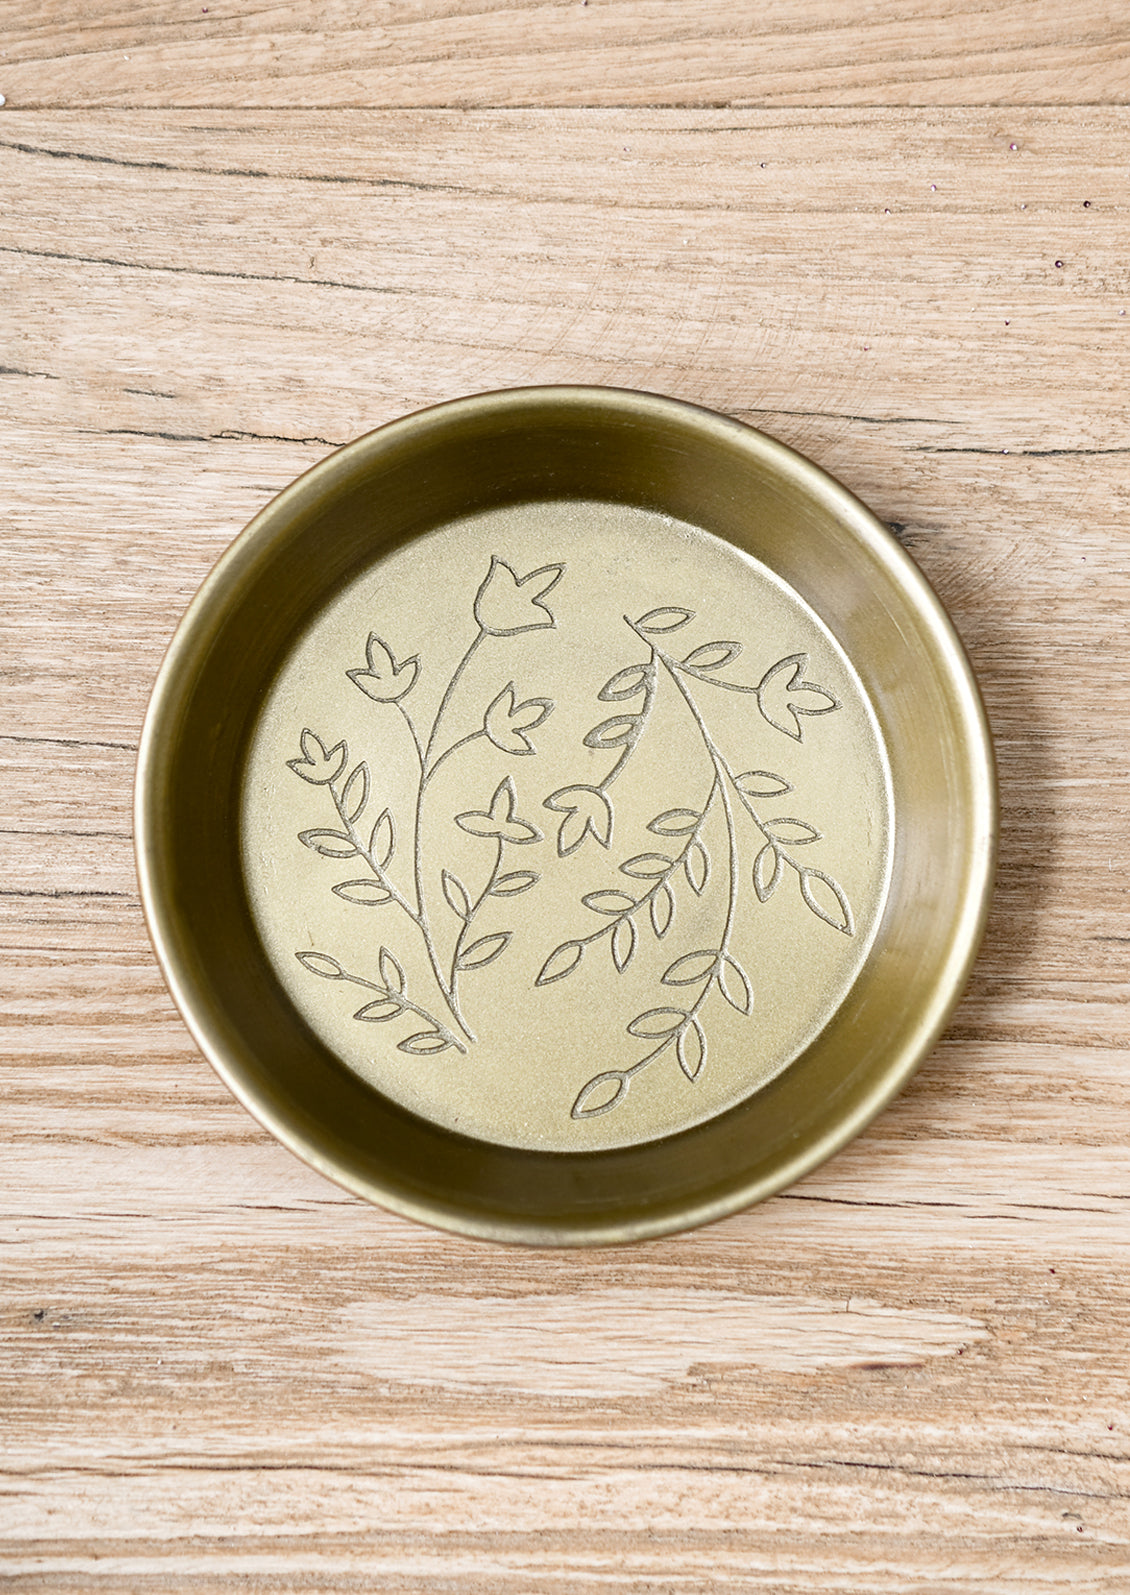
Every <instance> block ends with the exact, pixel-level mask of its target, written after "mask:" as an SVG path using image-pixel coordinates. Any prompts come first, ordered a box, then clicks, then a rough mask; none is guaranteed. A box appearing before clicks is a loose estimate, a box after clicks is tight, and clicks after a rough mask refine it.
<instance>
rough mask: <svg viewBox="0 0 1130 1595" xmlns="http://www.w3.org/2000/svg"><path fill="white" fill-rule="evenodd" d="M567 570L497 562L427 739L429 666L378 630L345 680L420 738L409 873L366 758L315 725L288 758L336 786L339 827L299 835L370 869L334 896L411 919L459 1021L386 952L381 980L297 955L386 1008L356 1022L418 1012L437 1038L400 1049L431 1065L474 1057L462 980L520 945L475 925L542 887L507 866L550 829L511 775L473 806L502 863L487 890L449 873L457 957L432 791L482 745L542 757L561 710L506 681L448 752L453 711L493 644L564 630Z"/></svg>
mask: <svg viewBox="0 0 1130 1595" xmlns="http://www.w3.org/2000/svg"><path fill="white" fill-rule="evenodd" d="M564 569H565V567H564V565H563V564H554V565H542V566H540V567H539V568H538V569H537V570H532V571H530V572H529V573H528V574H527V575H525V576H519V575H518V574H517V572H516V571H515V570H514V568H513V566H511V565H509V564H507V562H506V561H505V560H503V559H499V558H498V557H497V555H496V556H494V557H493V558H492V559H491V562H490V568H489V569H488V571H487V574H486V576H485V577H484V578H483V580H482V582H481V583H480V585H479V588H478V591H477V592H476V594H475V599H474V603H473V606H472V610H473V615H474V619H475V624H476V628H477V629H476V632H475V635H474V636H473V638H472V639H471V642H470V644H469V646H468V647H467V649H466V651H465V652H464V654H463V656H462V658H461V659H460V661H459V663H458V664H457V665H456V667H455V669H454V671H453V673H452V675H451V677H450V679H449V681H448V682H447V685H446V687H445V689H444V692H443V695H442V697H441V699H440V702H439V706H438V708H437V710H436V712H435V715H434V718H433V719H432V722H431V725H430V726H429V727H428V728H427V730H426V735H425V731H424V728H423V727H421V725H419V724H418V723H417V720H416V719H415V718H414V717H413V715H412V712H411V710H410V708H409V707H408V706H407V704H406V703H405V700H406V699H407V698H408V697H409V695H410V694H411V692H412V689H413V688H414V687H415V685H416V683H417V681H418V679H419V677H420V673H421V664H420V660H419V658H418V656H417V655H415V654H413V655H411V656H410V657H409V658H406V659H404V660H399V659H398V658H397V656H396V654H395V652H394V651H393V648H392V647H391V646H390V644H389V643H388V642H386V641H385V640H384V638H383V637H381V636H379V635H378V634H377V633H376V632H371V633H370V634H369V637H368V640H367V642H366V644H365V665H364V667H358V668H356V669H353V670H348V671H347V672H346V674H347V676H348V677H349V679H350V681H352V682H353V684H354V685H355V686H356V687H357V688H358V689H359V690H360V691H361V692H363V693H364V694H365V696H366V697H367V698H370V699H372V700H373V702H374V703H376V704H379V705H384V706H387V707H389V708H392V709H394V710H396V711H397V712H398V713H399V715H400V716H401V718H402V719H403V722H404V725H405V727H406V729H407V732H408V735H409V737H410V739H411V746H412V750H413V755H412V756H413V758H414V762H415V766H416V770H417V777H416V792H415V802H414V813H413V817H412V823H411V841H410V844H409V845H408V853H409V857H408V860H407V864H406V867H404V868H401V867H400V866H399V863H398V838H399V831H398V827H397V823H396V820H395V818H394V816H393V814H392V812H391V810H390V809H389V808H388V807H387V806H385V807H382V808H381V809H380V811H379V813H378V814H377V816H376V818H375V819H371V818H370V810H371V808H373V807H375V806H376V805H375V804H373V803H372V797H373V778H372V773H371V771H370V769H369V766H368V764H367V763H366V762H365V761H361V762H360V763H358V764H357V765H355V766H354V767H353V768H352V769H350V759H349V748H348V744H347V743H346V742H345V741H344V740H341V741H339V742H336V743H334V744H333V745H332V746H327V744H326V742H324V741H323V740H322V738H321V737H320V736H319V735H318V733H317V732H315V731H313V730H310V729H309V728H306V729H305V730H303V731H302V733H301V736H300V739H299V746H300V756H299V757H298V758H295V759H289V760H287V765H288V767H289V768H290V769H291V770H293V771H294V773H295V775H297V776H300V777H301V779H302V780H304V781H306V782H308V783H309V784H310V785H311V786H320V787H324V788H325V789H326V791H327V793H328V795H329V797H330V799H331V801H332V803H333V807H334V811H335V816H336V824H335V825H330V826H322V827H315V828H313V829H310V830H305V831H301V832H299V836H298V840H299V841H300V842H301V843H302V844H303V845H304V846H305V847H308V848H310V849H311V850H312V851H313V852H315V853H318V854H320V855H321V856H322V857H323V858H328V859H332V860H334V861H337V862H341V863H344V862H346V861H350V862H353V861H356V862H357V863H359V864H360V865H361V866H363V867H364V869H365V871H366V873H365V874H363V875H360V876H358V877H356V878H351V879H349V880H342V881H338V882H337V883H336V884H335V885H333V887H332V888H331V889H332V891H333V892H334V893H335V894H336V895H337V896H338V897H340V898H342V899H343V901H345V902H347V903H350V904H353V905H354V906H356V907H360V908H385V907H392V908H394V909H397V910H399V912H400V914H401V915H402V916H403V917H404V918H406V919H407V920H408V921H409V922H410V924H411V925H412V926H413V927H414V928H415V931H416V933H417V934H418V935H419V937H420V939H421V941H422V944H423V947H424V950H425V952H426V954H427V957H428V962H429V964H430V966H431V971H432V976H433V978H434V982H435V985H436V987H437V988H438V997H439V999H440V1000H441V1003H442V1006H443V1007H444V1008H446V1010H447V1014H448V1017H449V1019H450V1021H451V1022H450V1023H448V1020H446V1019H445V1020H441V1019H438V1018H436V1017H435V1015H434V1014H433V1013H432V1012H431V1011H429V1010H426V1009H424V1008H422V1007H420V1006H418V1005H417V1004H416V1003H415V1002H413V1001H409V999H408V995H407V982H406V978H405V975H404V969H403V966H402V965H401V964H400V963H399V961H398V960H397V959H396V957H395V955H394V954H393V953H392V952H391V951H390V949H389V948H387V947H382V948H381V950H380V956H379V960H378V962H379V968H380V975H381V979H380V981H373V980H370V979H368V978H367V977H363V976H360V975H354V974H349V973H347V972H346V971H345V969H344V967H343V966H342V965H341V964H340V962H339V961H338V960H337V959H336V958H334V957H332V956H331V955H330V954H329V953H326V952H321V951H316V950H311V951H304V952H299V953H297V954H296V957H297V958H298V960H299V962H300V963H301V964H302V965H303V967H304V968H306V969H307V970H308V971H309V972H310V973H312V974H317V975H321V976H323V977H324V978H326V979H333V980H345V981H349V982H352V983H353V984H354V985H358V986H364V987H366V988H367V989H370V990H372V991H375V992H377V993H378V996H377V998H376V999H374V1000H373V1001H370V1002H368V1003H366V1004H365V1006H364V1008H363V1009H359V1010H358V1012H357V1013H356V1014H355V1015H354V1018H356V1019H360V1020H364V1021H367V1022H374V1021H381V1022H383V1021H385V1020H390V1019H395V1018H397V1017H398V1016H403V1015H406V1014H413V1015H416V1016H417V1017H418V1018H421V1019H424V1020H426V1021H427V1023H428V1025H429V1026H430V1029H429V1030H427V1031H421V1032H419V1033H417V1034H413V1035H410V1036H408V1037H406V1038H405V1039H404V1040H403V1041H400V1042H398V1043H397V1045H398V1048H399V1050H400V1051H401V1052H408V1053H413V1054H416V1055H418V1056H429V1057H430V1056H434V1055H437V1054H439V1053H442V1052H446V1051H448V1050H449V1049H454V1050H455V1051H457V1052H461V1053H466V1051H467V1043H469V1042H473V1041H474V1040H475V1034H474V1031H473V1030H472V1029H471V1028H470V1025H469V1023H468V1021H467V1019H466V1018H465V1016H464V1013H463V1007H462V1001H461V995H460V989H459V982H460V976H461V975H463V974H465V973H467V972H470V971H472V970H478V969H483V968H485V967H486V966H487V965H488V964H492V963H493V962H494V961H495V959H497V958H500V957H502V956H503V954H504V953H505V952H506V949H507V948H508V946H509V945H510V942H511V940H512V937H513V931H511V930H495V931H491V932H489V933H488V934H486V935H481V936H475V935H473V934H472V928H473V927H474V925H475V921H476V919H477V917H478V915H479V913H480V911H481V910H482V909H483V907H484V905H485V904H486V903H487V901H488V900H489V899H491V898H502V899H506V898H510V897H516V896H518V895H519V894H520V893H522V892H525V891H528V890H529V889H530V888H531V887H532V886H534V885H535V884H536V883H537V881H538V880H539V879H540V878H541V877H540V873H539V872H538V871H536V870H509V871H507V870H504V869H503V863H504V854H505V850H506V848H507V847H509V846H520V845H524V844H528V843H531V842H540V841H541V840H542V839H543V837H542V832H541V830H540V829H539V828H538V827H537V826H536V825H534V824H533V823H532V822H531V821H529V820H526V819H523V818H522V817H521V815H520V814H519V813H518V812H517V809H518V795H517V791H516V788H515V785H514V781H513V778H512V777H511V776H509V775H507V776H505V777H504V778H503V779H502V780H501V781H500V782H499V783H498V785H497V786H496V787H495V790H494V792H493V795H492V796H491V797H490V799H489V802H487V803H485V805H484V807H483V808H481V809H468V810H466V811H464V812H462V813H459V814H456V815H455V816H454V821H455V824H456V825H457V826H458V827H459V828H460V830H462V831H464V832H466V833H467V834H468V835H470V836H475V837H482V838H483V839H485V840H487V841H492V842H493V843H494V857H493V863H492V865H491V867H490V868H489V870H488V872H487V875H486V879H485V883H484V884H483V885H482V886H481V887H480V888H479V889H478V890H474V889H472V888H470V887H468V886H467V885H466V884H465V883H464V881H462V880H461V879H460V878H459V876H457V875H456V874H455V873H454V872H453V871H452V870H450V869H447V868H444V869H442V870H441V872H440V881H441V886H442V898H443V906H444V908H445V909H446V911H447V912H448V913H450V914H452V915H454V916H455V918H456V920H457V921H458V922H459V923H458V928H457V930H456V932H455V936H454V942H453V945H452V948H451V952H450V956H448V955H447V954H446V953H445V952H444V951H442V950H441V949H442V947H443V942H444V938H443V937H442V936H441V935H440V932H439V928H438V925H437V914H438V913H439V911H440V910H439V904H438V903H436V902H433V901H431V900H430V895H429V892H428V888H427V880H428V876H429V872H428V871H427V870H426V869H425V861H424V858H423V840H422V839H423V834H424V815H425V808H426V803H427V799H428V794H429V788H430V787H431V784H432V782H433V780H434V778H435V775H436V772H437V771H438V770H439V769H440V768H441V767H442V766H443V765H444V764H445V763H446V762H447V761H448V760H449V759H451V758H453V757H454V756H455V755H456V754H458V753H459V752H460V750H461V749H463V748H466V747H468V746H469V745H470V744H472V743H474V742H478V741H479V740H485V741H487V742H489V743H490V744H491V746H492V747H494V748H495V749H497V750H498V751H499V752H500V753H503V754H508V755H511V756H514V757H529V756H530V755H532V754H535V753H536V751H537V749H536V748H535V746H534V743H533V740H532V737H531V733H532V732H534V731H536V730H537V728H538V727H539V726H540V725H541V724H542V723H543V722H544V721H545V720H546V719H547V718H548V716H549V715H550V714H551V713H552V712H553V709H554V703H553V700H552V699H550V698H544V697H538V698H521V699H520V698H519V693H518V688H517V686H516V684H515V683H514V681H513V680H511V681H507V682H506V684H505V685H504V686H503V687H502V688H501V690H500V691H498V692H496V693H495V694H494V695H493V696H492V697H491V698H490V700H489V701H488V702H487V704H486V705H485V706H484V708H483V709H482V711H481V713H480V715H479V723H478V726H477V728H476V729H475V730H473V731H469V732H467V733H465V734H464V735H463V736H460V737H456V738H455V740H453V741H449V742H447V743H446V746H445V745H444V744H445V733H446V731H447V723H448V719H449V713H450V710H451V708H452V704H453V703H454V701H455V699H456V696H457V692H458V689H459V686H460V683H461V681H462V680H463V677H464V676H465V674H466V671H467V667H468V666H469V665H470V663H471V661H472V659H473V658H474V657H475V655H476V653H477V652H478V651H479V649H480V648H481V647H482V646H483V645H484V644H485V643H487V642H488V641H490V640H492V639H498V640H500V641H504V640H505V639H507V638H510V637H516V636H518V635H520V634H521V633H522V632H527V631H539V630H543V629H551V628H553V627H555V626H556V624H557V622H556V620H555V618H554V615H553V611H552V610H551V609H550V608H549V606H548V605H547V604H546V602H545V599H546V596H547V595H548V594H549V593H550V592H551V591H552V589H553V588H554V587H555V586H556V585H557V583H558V581H560V579H561V576H562V573H563V572H564ZM504 679H505V678H504ZM464 723H466V722H464ZM472 723H473V722H472ZM447 734H448V735H450V733H447Z"/></svg>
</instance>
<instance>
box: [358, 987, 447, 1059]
mask: <svg viewBox="0 0 1130 1595" xmlns="http://www.w3.org/2000/svg"><path fill="white" fill-rule="evenodd" d="M339 978H340V979H341V980H348V981H349V983H350V984H351V985H353V986H364V987H365V989H366V990H367V991H375V992H377V993H378V994H379V995H380V996H382V997H388V998H389V999H390V1000H391V1001H392V1002H398V1003H399V1004H400V1006H401V1007H402V1008H405V1009H407V1011H408V1012H409V1013H414V1014H415V1015H416V1016H417V1018H419V1019H423V1020H424V1021H425V1023H427V1024H429V1025H431V1026H432V1028H433V1029H434V1030H435V1031H436V1033H437V1034H438V1035H441V1036H442V1037H443V1039H444V1040H445V1041H446V1042H447V1044H448V1045H449V1046H451V1047H455V1048H456V1049H457V1050H458V1051H459V1052H461V1053H462V1054H463V1055H464V1057H466V1055H467V1049H466V1047H465V1046H464V1045H463V1043H462V1042H461V1041H460V1039H459V1037H458V1036H457V1035H455V1034H454V1032H453V1031H451V1030H449V1029H448V1028H447V1026H446V1025H445V1024H444V1023H443V1022H442V1021H441V1020H439V1019H437V1018H436V1017H435V1015H434V1014H430V1013H429V1012H428V1010H427V1009H426V1008H421V1007H420V1005H419V1004H418V1003H415V1002H412V1001H411V1000H410V999H409V998H408V997H406V996H405V995H404V993H403V992H402V991H391V990H390V989H389V987H388V986H381V985H378V984H377V982H376V981H375V980H366V979H365V978H364V976H363V975H351V974H349V972H348V971H347V970H342V973H341V975H340V977H339ZM472 1039H473V1038H472ZM437 1051H438V1048H437Z"/></svg>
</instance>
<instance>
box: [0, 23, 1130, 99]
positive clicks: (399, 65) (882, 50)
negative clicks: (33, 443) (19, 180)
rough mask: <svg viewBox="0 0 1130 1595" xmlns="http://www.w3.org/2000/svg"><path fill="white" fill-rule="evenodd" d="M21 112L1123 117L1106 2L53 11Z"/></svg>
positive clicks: (21, 43)
mask: <svg viewBox="0 0 1130 1595" xmlns="http://www.w3.org/2000/svg"><path fill="white" fill-rule="evenodd" d="M0 40H2V43H0V52H2V53H0V60H3V63H4V66H3V78H2V86H3V90H4V92H5V93H6V94H7V96H8V99H9V102H10V103H11V104H12V105H14V106H19V107H22V108H28V107H44V108H46V107H58V106H68V107H76V108H77V107H109V106H151V107H164V106H216V107H219V106H227V107H233V108H236V107H248V106H253V107H265V106H276V107H277V106H286V107H292V106H295V107H297V106H318V107H344V106H397V107H409V106H421V105H423V106H442V105H460V106H484V105H487V106H490V105H656V104H676V105H687V104H696V105H712V104H742V105H746V104H749V105H761V106H766V105H810V104H824V105H875V104H884V105H890V104H911V105H983V104H1003V105H1024V104H1029V105H1030V104H1065V103H1074V102H1085V103H1090V104H1109V103H1112V102H1113V103H1119V104H1125V103H1126V100H1127V97H1128V93H1130V76H1128V72H1127V67H1128V64H1130V38H1128V35H1127V30H1126V26H1125V19H1124V18H1123V17H1122V16H1121V15H1120V14H1119V12H1118V10H1117V8H1112V7H1111V6H1110V5H1109V4H1108V3H1106V0H1076V3H1075V4H1070V5H1069V4H1067V3H1066V0H1018V3H1015V4H1013V5H1010V6H1008V7H1007V8H1001V7H996V6H989V7H986V6H984V5H982V4H980V3H979V0H915V3H914V4H911V5H908V4H906V3H905V0H901V3H900V0H878V3H873V4H869V5H867V6H866V7H855V8H851V9H849V10H844V9H841V8H835V7H832V6H829V4H828V3H827V0H769V3H768V4H765V5H760V6H757V7H756V8H751V7H735V6H733V5H728V4H726V3H725V0H680V3H679V4H677V5H675V4H671V3H667V4H664V3H663V0H506V3H497V0H496V3H495V4H491V5H484V4H482V3H481V0H443V3H442V4H437V3H434V0H433V3H430V4H425V3H421V0H390V3H385V4H382V5H381V6H380V7H379V8H377V9H376V14H375V15H372V14H363V13H361V12H359V11H358V9H357V7H356V6H346V5H344V4H342V3H341V0H333V3H328V4H323V5H320V6H318V7H317V9H316V10H312V9H311V8H309V7H305V6H298V5H293V4H278V5H269V6H263V5H260V4H255V3H253V0H228V3H225V4H220V5H206V6H205V5H193V6H190V7H185V8H184V9H183V11H182V12H181V14H179V15H173V16H170V14H169V13H168V11H167V9H166V8H163V7H161V6H158V5H154V4H141V3H134V4H132V5H130V6H128V7H123V6H121V5H117V4H114V3H112V0H93V3H90V4H87V5H84V7H83V9H82V13H81V16H80V15H79V14H77V13H76V12H75V11H74V10H73V9H71V8H68V7H66V6H64V5H62V4H60V3H59V0H51V3H48V4H45V5H42V6H40V7H38V8H37V11H36V13H35V16H34V18H32V17H31V16H29V14H28V13H27V11H26V10H25V11H22V12H21V10H20V9H19V8H17V7H13V8H10V10H9V17H8V20H6V22H0Z"/></svg>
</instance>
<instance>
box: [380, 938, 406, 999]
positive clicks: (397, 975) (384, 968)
mask: <svg viewBox="0 0 1130 1595" xmlns="http://www.w3.org/2000/svg"><path fill="white" fill-rule="evenodd" d="M379 967H380V971H381V979H382V980H383V981H384V983H385V985H386V986H387V987H388V989H389V991H398V992H403V990H404V987H405V984H406V982H405V977H404V971H403V969H401V967H400V963H399V961H398V960H397V958H396V956H395V954H393V953H390V952H389V950H388V948H387V947H382V948H381V956H380V959H379Z"/></svg>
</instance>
